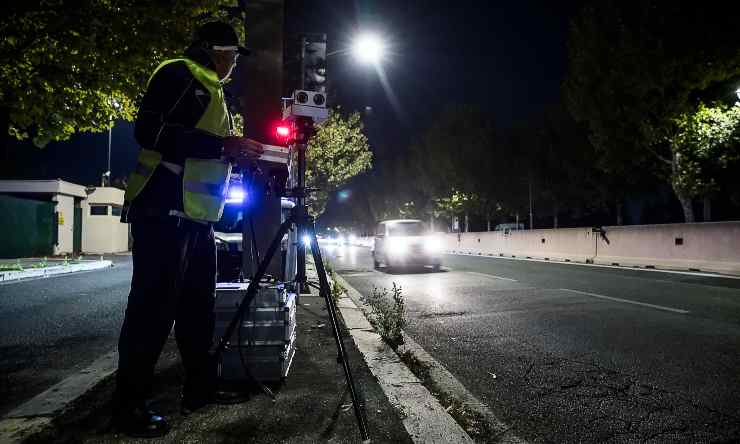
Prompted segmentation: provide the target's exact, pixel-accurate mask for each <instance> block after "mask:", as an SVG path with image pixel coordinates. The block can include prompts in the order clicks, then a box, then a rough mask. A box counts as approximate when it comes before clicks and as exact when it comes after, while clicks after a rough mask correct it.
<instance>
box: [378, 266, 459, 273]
mask: <svg viewBox="0 0 740 444" xmlns="http://www.w3.org/2000/svg"><path fill="white" fill-rule="evenodd" d="M377 270H378V271H379V272H381V273H385V274H392V275H399V274H435V273H447V272H448V270H445V269H443V268H440V269H438V270H435V269H434V268H431V267H420V266H415V267H411V266H408V267H382V268H378V269H377Z"/></svg>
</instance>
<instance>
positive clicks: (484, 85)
mask: <svg viewBox="0 0 740 444" xmlns="http://www.w3.org/2000/svg"><path fill="white" fill-rule="evenodd" d="M301 3H303V4H305V5H306V8H305V11H306V13H305V15H304V16H302V17H297V18H294V19H292V20H289V21H288V23H287V26H288V32H301V31H305V32H325V33H327V34H328V39H329V52H332V51H337V50H342V49H345V48H347V47H349V45H350V43H351V40H352V36H353V35H356V34H357V31H358V30H371V31H374V32H376V33H378V34H379V35H381V36H383V37H384V39H385V40H386V41H387V42H388V46H389V54H388V56H387V58H386V59H385V60H384V61H383V63H382V67H381V69H382V71H383V73H384V75H385V78H386V79H387V82H386V85H387V88H384V87H383V82H381V80H380V78H381V76H380V75H379V73H378V72H376V71H375V70H374V69H373V68H372V67H369V66H361V65H358V64H357V63H355V61H354V60H353V59H352V58H351V57H350V56H349V55H346V54H339V55H337V56H334V57H331V58H330V59H329V60H328V72H329V82H330V89H331V90H332V93H333V94H334V96H335V103H334V104H335V105H341V106H342V107H343V108H344V109H346V110H355V109H356V110H363V109H365V107H366V106H370V107H372V109H373V112H372V114H370V115H367V116H366V125H367V132H368V134H369V137H370V143H371V146H372V147H373V149H376V150H384V149H400V150H402V149H405V148H406V147H407V146H408V143H409V142H410V141H411V140H413V138H414V137H416V136H417V135H418V134H420V133H421V131H423V130H424V129H425V128H426V127H427V126H428V125H429V124H430V119H433V118H434V116H435V114H436V113H437V112H439V111H441V109H443V108H444V107H445V106H446V105H447V104H450V103H474V104H478V105H481V106H483V107H485V108H486V109H488V110H489V111H490V112H491V113H492V115H493V116H494V118H495V120H496V121H497V122H498V125H499V126H501V127H507V126H511V125H512V124H514V123H516V122H518V121H520V120H526V119H528V118H530V117H532V116H534V115H536V114H537V113H538V112H539V111H540V110H541V109H542V107H543V106H545V105H548V104H552V103H556V102H557V101H558V100H559V97H560V83H561V81H562V78H563V74H564V71H565V65H566V51H565V41H566V35H567V27H568V22H569V19H570V17H571V16H572V15H573V14H574V13H575V12H576V11H577V9H578V5H579V4H580V3H581V2H576V1H560V2H551V1H536V0H530V1H518V2H497V3H493V2H491V4H489V2H482V1H480V2H479V1H456V2H447V1H436V0H434V1H429V0H427V1H391V0H382V1H359V0H358V1H354V2H351V1H350V2H337V1H331V0H304V1H303V2H301ZM388 90H391V91H392V94H393V95H395V97H396V98H397V100H396V104H397V106H395V107H394V106H393V100H391V99H389V97H391V96H389V94H388V92H387V91H388ZM276 99H277V98H276ZM132 128H133V126H132V124H130V123H126V122H119V123H118V124H117V125H116V127H115V128H114V130H113V154H112V157H113V161H112V162H113V177H123V176H126V175H127V174H128V171H130V169H131V168H132V167H133V165H134V163H135V153H136V148H135V141H134V139H133V135H132ZM106 156H107V134H105V133H102V134H95V135H79V136H76V137H74V138H73V139H72V140H71V141H70V142H64V143H52V144H50V145H49V146H47V148H46V149H45V152H44V153H38V155H34V156H33V157H34V159H35V160H37V161H39V162H43V159H48V164H47V165H40V166H37V167H34V168H28V167H26V168H24V171H25V170H28V171H29V173H28V174H33V176H28V178H32V177H33V178H56V177H61V178H63V179H66V180H70V181H73V182H78V183H82V184H86V185H88V184H96V183H98V182H99V180H100V174H101V173H102V172H103V171H105V167H106ZM44 163H47V162H44Z"/></svg>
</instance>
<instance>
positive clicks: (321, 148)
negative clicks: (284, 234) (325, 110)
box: [306, 109, 373, 216]
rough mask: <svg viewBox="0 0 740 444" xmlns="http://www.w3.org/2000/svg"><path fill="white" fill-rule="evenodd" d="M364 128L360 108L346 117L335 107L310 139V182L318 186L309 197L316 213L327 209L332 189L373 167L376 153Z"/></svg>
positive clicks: (308, 166)
mask: <svg viewBox="0 0 740 444" xmlns="http://www.w3.org/2000/svg"><path fill="white" fill-rule="evenodd" d="M362 129H363V125H362V121H361V120H360V114H359V113H358V112H354V113H352V114H350V115H349V116H347V117H344V116H343V115H342V114H341V112H340V110H339V109H334V110H332V111H331V112H330V114H329V119H328V120H326V121H325V122H323V123H322V124H321V125H320V126H319V127H318V129H317V131H316V134H315V135H314V136H313V137H312V138H311V140H310V141H309V144H308V151H307V153H306V186H308V187H310V188H317V189H318V191H317V192H315V193H313V194H312V195H311V196H310V197H309V199H308V203H309V209H310V210H311V213H312V214H313V215H314V216H319V215H321V213H323V212H324V209H326V203H327V201H328V200H329V195H330V194H331V193H332V192H334V191H336V190H337V189H338V188H339V187H340V186H341V185H342V184H344V183H346V182H347V181H348V180H349V179H351V178H352V177H354V176H356V175H358V174H360V173H362V172H363V171H366V170H369V169H370V168H371V167H372V160H373V154H372V152H371V151H370V148H369V146H368V142H367V137H365V135H364V134H363V133H362Z"/></svg>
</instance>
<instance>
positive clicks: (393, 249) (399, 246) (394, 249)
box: [388, 239, 409, 256]
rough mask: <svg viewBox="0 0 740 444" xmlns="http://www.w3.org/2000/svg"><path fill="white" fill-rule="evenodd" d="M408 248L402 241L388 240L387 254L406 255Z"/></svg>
mask: <svg viewBox="0 0 740 444" xmlns="http://www.w3.org/2000/svg"><path fill="white" fill-rule="evenodd" d="M408 248H409V246H408V243H407V242H406V241H405V240H404V239H388V252H389V253H390V254H392V255H395V256H398V255H402V254H406V252H407V251H408Z"/></svg>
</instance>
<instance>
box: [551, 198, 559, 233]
mask: <svg viewBox="0 0 740 444" xmlns="http://www.w3.org/2000/svg"><path fill="white" fill-rule="evenodd" d="M559 211H560V208H559V207H558V203H557V202H555V203H554V204H553V207H552V227H553V228H557V227H558V212H559Z"/></svg>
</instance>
